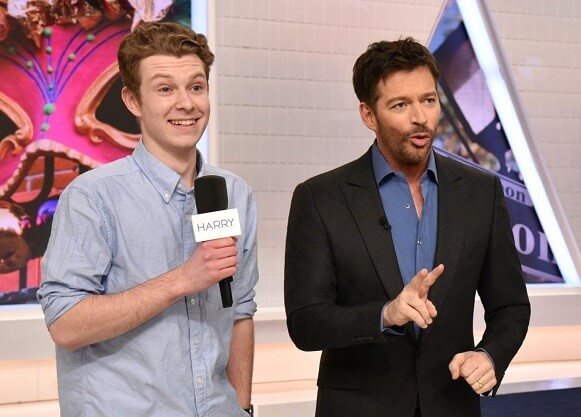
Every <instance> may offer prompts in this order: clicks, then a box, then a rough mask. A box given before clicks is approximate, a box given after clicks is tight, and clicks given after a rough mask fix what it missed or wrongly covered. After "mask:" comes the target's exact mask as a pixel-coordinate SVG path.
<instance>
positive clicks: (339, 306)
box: [285, 151, 530, 417]
mask: <svg viewBox="0 0 581 417" xmlns="http://www.w3.org/2000/svg"><path fill="white" fill-rule="evenodd" d="M436 166H437V172H438V231H437V246H436V258H435V259H436V265H437V264H440V263H442V264H444V267H445V270H444V273H443V274H442V275H441V276H440V278H439V279H438V280H437V282H436V283H435V284H434V285H433V286H432V288H431V290H430V293H429V299H430V300H431V301H432V302H433V303H434V304H435V306H436V308H437V310H438V316H437V318H436V319H435V321H434V323H433V324H432V325H430V326H429V327H428V328H427V329H426V330H425V331H424V330H422V331H421V332H420V335H419V339H418V338H416V335H415V333H414V330H413V326H412V325H411V323H408V325H407V326H406V334H405V335H403V336H384V335H383V334H381V332H380V330H379V329H380V317H381V309H382V308H383V306H384V305H385V303H386V302H387V301H388V300H392V299H394V298H395V297H397V295H398V294H399V293H400V291H401V290H402V289H403V280H402V277H401V274H400V271H399V267H398V263H397V259H396V254H395V249H394V245H393V241H392V238H391V234H390V232H389V231H388V230H386V228H384V227H383V226H382V224H381V222H380V219H381V217H382V216H384V215H385V213H384V210H383V206H382V204H381V199H380V196H379V192H378V189H377V186H376V182H375V179H374V175H373V169H372V162H371V151H368V152H367V153H366V154H365V155H363V156H362V157H361V158H359V159H358V160H356V161H353V162H351V163H349V164H347V165H344V166H342V167H340V168H337V169H335V170H333V171H330V172H327V173H324V174H322V175H319V176H316V177H314V178H311V179H309V180H308V181H306V182H304V183H302V184H299V185H298V186H297V188H296V190H295V192H294V195H293V199H292V203H291V209H290V215H289V222H288V229H287V241H286V258H285V305H286V312H287V324H288V329H289V333H290V336H291V338H292V340H293V341H294V343H295V344H296V345H297V346H298V347H299V348H300V349H302V350H323V353H322V356H321V363H320V368H319V376H318V381H317V384H318V387H319V392H318V398H317V416H319V417H323V416H325V417H326V416H329V417H339V416H346V417H357V416H382V417H391V416H393V417H408V416H409V417H412V416H413V415H414V410H415V407H416V401H417V399H418V398H419V401H420V404H421V410H422V415H423V417H436V416H438V417H451V416H459V417H460V416H461V417H471V416H480V402H479V397H478V395H476V394H475V393H474V392H473V391H472V388H471V387H470V386H468V384H467V383H466V382H465V381H464V380H463V379H462V378H460V379H459V380H457V381H453V380H452V379H451V377H450V372H449V370H448V364H449V362H450V361H451V360H452V357H453V356H454V354H456V353H459V352H463V351H469V350H473V349H475V348H483V349H485V350H486V351H487V352H488V353H489V354H490V356H491V357H492V359H493V360H494V364H495V371H496V378H497V380H498V381H499V384H500V381H501V380H502V377H503V375H504V372H505V370H506V368H507V366H508V364H509V362H510V361H511V360H512V358H513V356H514V355H515V354H516V352H517V350H518V348H519V347H520V345H521V344H522V341H523V339H524V337H525V334H526V331H527V327H528V322H529V316H530V305H529V301H528V297H527V293H526V287H525V284H524V281H523V277H522V272H521V267H520V263H519V260H518V256H517V253H516V250H515V247H514V241H513V236H512V232H511V226H510V220H509V216H508V212H507V208H506V203H505V201H504V195H503V191H502V186H501V184H500V181H499V180H498V178H496V177H495V176H493V175H491V174H490V173H487V172H482V171H479V170H476V169H473V168H469V167H467V166H465V165H463V164H460V163H458V162H456V161H453V160H451V159H449V158H445V157H442V156H440V155H437V154H436ZM388 221H389V219H388ZM476 292H478V294H479V295H480V297H481V300H482V303H483V305H484V308H485V321H486V331H485V333H484V335H483V338H482V340H481V341H480V342H479V343H478V345H476V346H475V344H474V339H473V325H472V322H473V310H474V299H475V295H476ZM497 387H498V385H497Z"/></svg>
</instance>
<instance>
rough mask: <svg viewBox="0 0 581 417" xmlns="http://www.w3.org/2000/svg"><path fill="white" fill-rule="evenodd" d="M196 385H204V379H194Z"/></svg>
mask: <svg viewBox="0 0 581 417" xmlns="http://www.w3.org/2000/svg"><path fill="white" fill-rule="evenodd" d="M196 384H198V385H204V378H202V377H201V376H199V377H197V378H196Z"/></svg>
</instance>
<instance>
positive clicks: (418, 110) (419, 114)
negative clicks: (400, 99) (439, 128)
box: [411, 103, 428, 125]
mask: <svg viewBox="0 0 581 417" xmlns="http://www.w3.org/2000/svg"><path fill="white" fill-rule="evenodd" d="M411 122H412V123H413V124H415V125H425V124H426V123H427V122H428V118H427V116H426V112H425V109H424V108H423V107H422V104H421V103H414V104H413V105H412V106H411Z"/></svg>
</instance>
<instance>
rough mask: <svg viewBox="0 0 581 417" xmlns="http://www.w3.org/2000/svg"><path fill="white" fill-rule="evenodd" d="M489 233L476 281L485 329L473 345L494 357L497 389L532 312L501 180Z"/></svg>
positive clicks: (520, 341)
mask: <svg viewBox="0 0 581 417" xmlns="http://www.w3.org/2000/svg"><path fill="white" fill-rule="evenodd" d="M493 216H494V217H493V224H492V233H491V235H490V236H491V237H490V241H489V243H488V249H487V253H486V258H485V260H484V264H483V268H482V273H481V276H480V280H479V284H478V293H479V295H480V298H481V300H482V305H483V306H484V311H485V314H484V320H485V322H486V330H485V332H484V335H483V337H482V340H481V341H480V343H479V344H478V345H477V346H476V348H482V349H484V350H485V351H486V352H488V354H489V355H490V356H491V357H492V359H493V361H494V366H495V371H496V379H497V381H498V384H497V385H496V387H495V389H494V392H495V391H496V389H498V386H499V385H500V382H501V380H502V378H503V376H504V373H505V371H506V369H507V368H508V365H509V363H510V361H511V360H512V358H513V357H514V355H516V352H517V351H518V349H519V348H520V346H521V345H522V343H523V340H524V338H525V336H526V333H527V330H528V325H529V319H530V314H531V309H530V303H529V299H528V295H527V290H526V285H525V282H524V278H523V275H522V268H521V265H520V261H519V258H518V254H517V252H516V248H515V245H514V237H513V234H512V229H511V226H510V225H511V223H510V218H509V215H508V209H507V206H506V201H505V198H504V195H503V192H502V185H501V183H500V180H499V179H498V178H496V181H495V197H494V215H493Z"/></svg>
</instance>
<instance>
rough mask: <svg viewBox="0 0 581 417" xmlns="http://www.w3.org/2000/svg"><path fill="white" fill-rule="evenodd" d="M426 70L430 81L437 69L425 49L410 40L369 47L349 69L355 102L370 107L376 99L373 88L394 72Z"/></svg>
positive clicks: (438, 70) (376, 43)
mask: <svg viewBox="0 0 581 417" xmlns="http://www.w3.org/2000/svg"><path fill="white" fill-rule="evenodd" d="M422 66H427V67H428V69H429V70H430V72H431V73H432V75H433V76H434V81H438V79H439V78H440V68H439V67H438V63H437V62H436V59H435V58H434V56H433V55H432V54H431V53H430V51H428V49H427V48H426V47H425V46H423V45H421V44H420V43H418V42H416V41H415V40H414V39H412V38H406V39H400V40H397V41H392V42H389V41H380V42H375V43H372V44H371V45H369V46H368V47H367V50H366V51H365V52H364V53H363V54H362V55H361V56H360V57H359V58H357V61H355V65H354V66H353V88H354V89H355V94H356V95H357V98H358V99H359V101H361V102H363V103H366V104H367V105H369V106H371V107H373V106H374V105H375V102H376V101H377V99H378V95H377V84H378V83H379V81H380V80H386V79H387V78H388V77H389V76H390V75H392V74H393V73H395V72H398V71H407V72H409V71H413V70H414V69H416V68H418V67H422Z"/></svg>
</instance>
